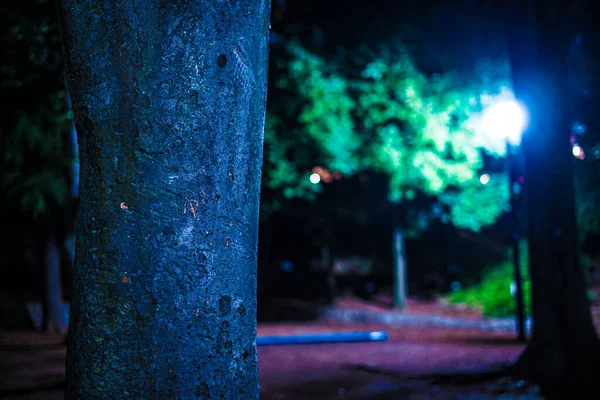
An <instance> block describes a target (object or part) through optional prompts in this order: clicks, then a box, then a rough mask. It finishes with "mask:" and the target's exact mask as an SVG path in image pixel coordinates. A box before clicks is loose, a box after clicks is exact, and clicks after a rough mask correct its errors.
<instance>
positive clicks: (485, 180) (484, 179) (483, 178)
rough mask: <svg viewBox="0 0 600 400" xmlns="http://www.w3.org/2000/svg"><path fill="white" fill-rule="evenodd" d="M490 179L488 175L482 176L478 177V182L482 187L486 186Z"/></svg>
mask: <svg viewBox="0 0 600 400" xmlns="http://www.w3.org/2000/svg"><path fill="white" fill-rule="evenodd" d="M490 179H491V178H490V176H489V175H488V174H483V175H481V176H480V177H479V182H481V184H482V185H487V184H488V183H489V182H490Z"/></svg>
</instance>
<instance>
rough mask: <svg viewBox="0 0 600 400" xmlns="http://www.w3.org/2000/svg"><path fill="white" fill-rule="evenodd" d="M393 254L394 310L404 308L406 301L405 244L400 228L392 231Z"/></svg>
mask: <svg viewBox="0 0 600 400" xmlns="http://www.w3.org/2000/svg"><path fill="white" fill-rule="evenodd" d="M393 254H394V296H393V297H394V298H393V304H394V307H396V308H404V307H406V300H407V290H406V286H407V269H406V244H405V240H404V231H403V230H402V229H400V228H396V229H394V236H393Z"/></svg>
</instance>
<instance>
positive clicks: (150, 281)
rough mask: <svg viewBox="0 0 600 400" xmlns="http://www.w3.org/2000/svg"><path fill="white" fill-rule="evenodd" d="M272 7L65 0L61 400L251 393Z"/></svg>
mask: <svg viewBox="0 0 600 400" xmlns="http://www.w3.org/2000/svg"><path fill="white" fill-rule="evenodd" d="M268 15H269V2H268V1H266V0H239V1H188V2H180V1H175V2H169V1H160V2H158V1H131V2H111V1H100V0H88V1H79V0H62V1H61V2H60V8H59V17H60V25H61V36H62V40H63V49H64V54H65V60H66V63H67V75H68V79H69V89H70V92H71V100H72V102H73V109H74V114H75V121H76V126H77V132H78V136H79V149H80V154H79V155H80V166H81V168H80V171H81V178H80V192H79V196H80V204H79V210H78V215H77V232H78V234H77V245H76V255H75V271H74V277H73V299H72V311H71V320H70V331H69V339H68V351H67V373H66V374H67V376H66V386H67V387H66V394H65V397H66V398H67V399H126V398H132V399H157V398H161V399H167V398H168V399H191V398H202V399H221V398H226V399H234V398H235V399H257V398H258V371H257V352H256V257H257V237H258V211H259V190H260V166H261V159H262V138H263V126H264V116H265V104H266V101H265V100H266V79H267V70H266V69H267V53H268V28H269V20H268Z"/></svg>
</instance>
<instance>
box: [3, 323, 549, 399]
mask: <svg viewBox="0 0 600 400" xmlns="http://www.w3.org/2000/svg"><path fill="white" fill-rule="evenodd" d="M364 330H387V332H388V334H389V339H388V341H386V342H374V343H348V344H324V345H300V346H273V347H260V348H259V370H260V380H261V399H264V400H302V399H324V400H329V399H331V400H333V399H338V400H339V399H345V400H367V399H375V400H377V399H380V400H384V399H409V400H410V399H413V400H414V399H438V400H443V399H469V398H479V399H485V398H490V399H492V398H500V397H497V396H500V395H506V394H507V393H509V394H510V393H513V394H515V393H516V394H518V395H520V396H526V397H522V398H530V399H537V398H541V397H539V395H538V394H537V388H536V387H530V386H527V385H524V384H523V385H520V386H519V384H518V382H511V381H507V380H504V381H502V380H500V381H497V382H496V381H495V382H492V383H487V384H480V385H475V386H469V387H463V386H456V385H448V384H445V385H435V384H432V383H431V382H429V381H428V380H426V379H410V376H414V375H415V374H421V373H438V372H453V373H455V372H460V371H469V370H473V369H481V368H489V367H491V366H494V365H498V364H502V363H507V362H511V361H513V360H514V359H515V358H516V357H517V356H518V355H519V353H520V352H521V351H522V349H523V345H522V344H519V343H516V342H515V341H514V340H513V338H512V335H507V334H505V333H501V334H494V333H490V332H487V333H486V332H481V331H473V330H460V329H448V328H439V327H429V328H423V327H392V328H390V327H386V326H384V325H381V324H367V325H365V324H360V323H337V322H331V321H314V322H308V323H307V322H303V323H294V322H290V323H274V324H261V325H260V326H259V335H283V334H294V333H320V332H343V331H364ZM60 339H61V338H60V337H56V336H52V335H45V334H41V333H34V332H12V333H6V332H4V333H0V358H1V362H0V399H7V400H37V399H45V400H59V399H62V394H63V392H62V381H63V379H64V369H63V365H64V358H65V348H64V347H63V346H62V345H61V344H60ZM465 396H467V397H465ZM468 396H471V397H468ZM241 400H243V399H241Z"/></svg>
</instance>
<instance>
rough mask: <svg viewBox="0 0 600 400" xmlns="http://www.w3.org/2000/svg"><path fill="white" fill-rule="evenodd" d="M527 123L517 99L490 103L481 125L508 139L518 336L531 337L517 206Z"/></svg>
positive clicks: (507, 151) (499, 137) (520, 339)
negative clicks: (527, 325)
mask: <svg viewBox="0 0 600 400" xmlns="http://www.w3.org/2000/svg"><path fill="white" fill-rule="evenodd" d="M526 123H527V112H526V111H525V108H524V107H523V105H522V104H521V103H519V102H517V101H516V100H514V99H506V100H502V101H498V102H496V103H494V104H492V105H490V106H489V107H487V108H486V109H485V110H484V112H483V114H482V117H481V126H482V128H483V129H484V132H485V134H486V135H489V136H490V137H495V138H498V139H504V142H505V143H504V144H505V146H506V163H507V166H506V169H507V171H508V175H509V193H510V208H511V211H510V219H511V221H510V223H511V235H510V240H511V247H512V262H513V274H514V283H515V294H514V295H515V301H516V311H517V312H516V323H517V333H518V337H517V340H519V341H525V340H527V338H526V335H525V307H524V302H523V280H522V279H521V249H520V236H521V235H520V229H519V218H518V214H517V208H518V206H519V204H520V195H521V190H520V188H521V186H520V185H521V184H522V183H524V182H523V181H522V180H521V179H522V176H523V175H522V173H521V172H522V171H521V168H520V165H519V164H520V163H518V162H517V161H518V155H519V153H518V145H519V144H520V142H521V136H522V134H523V131H524V129H525V125H526Z"/></svg>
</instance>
